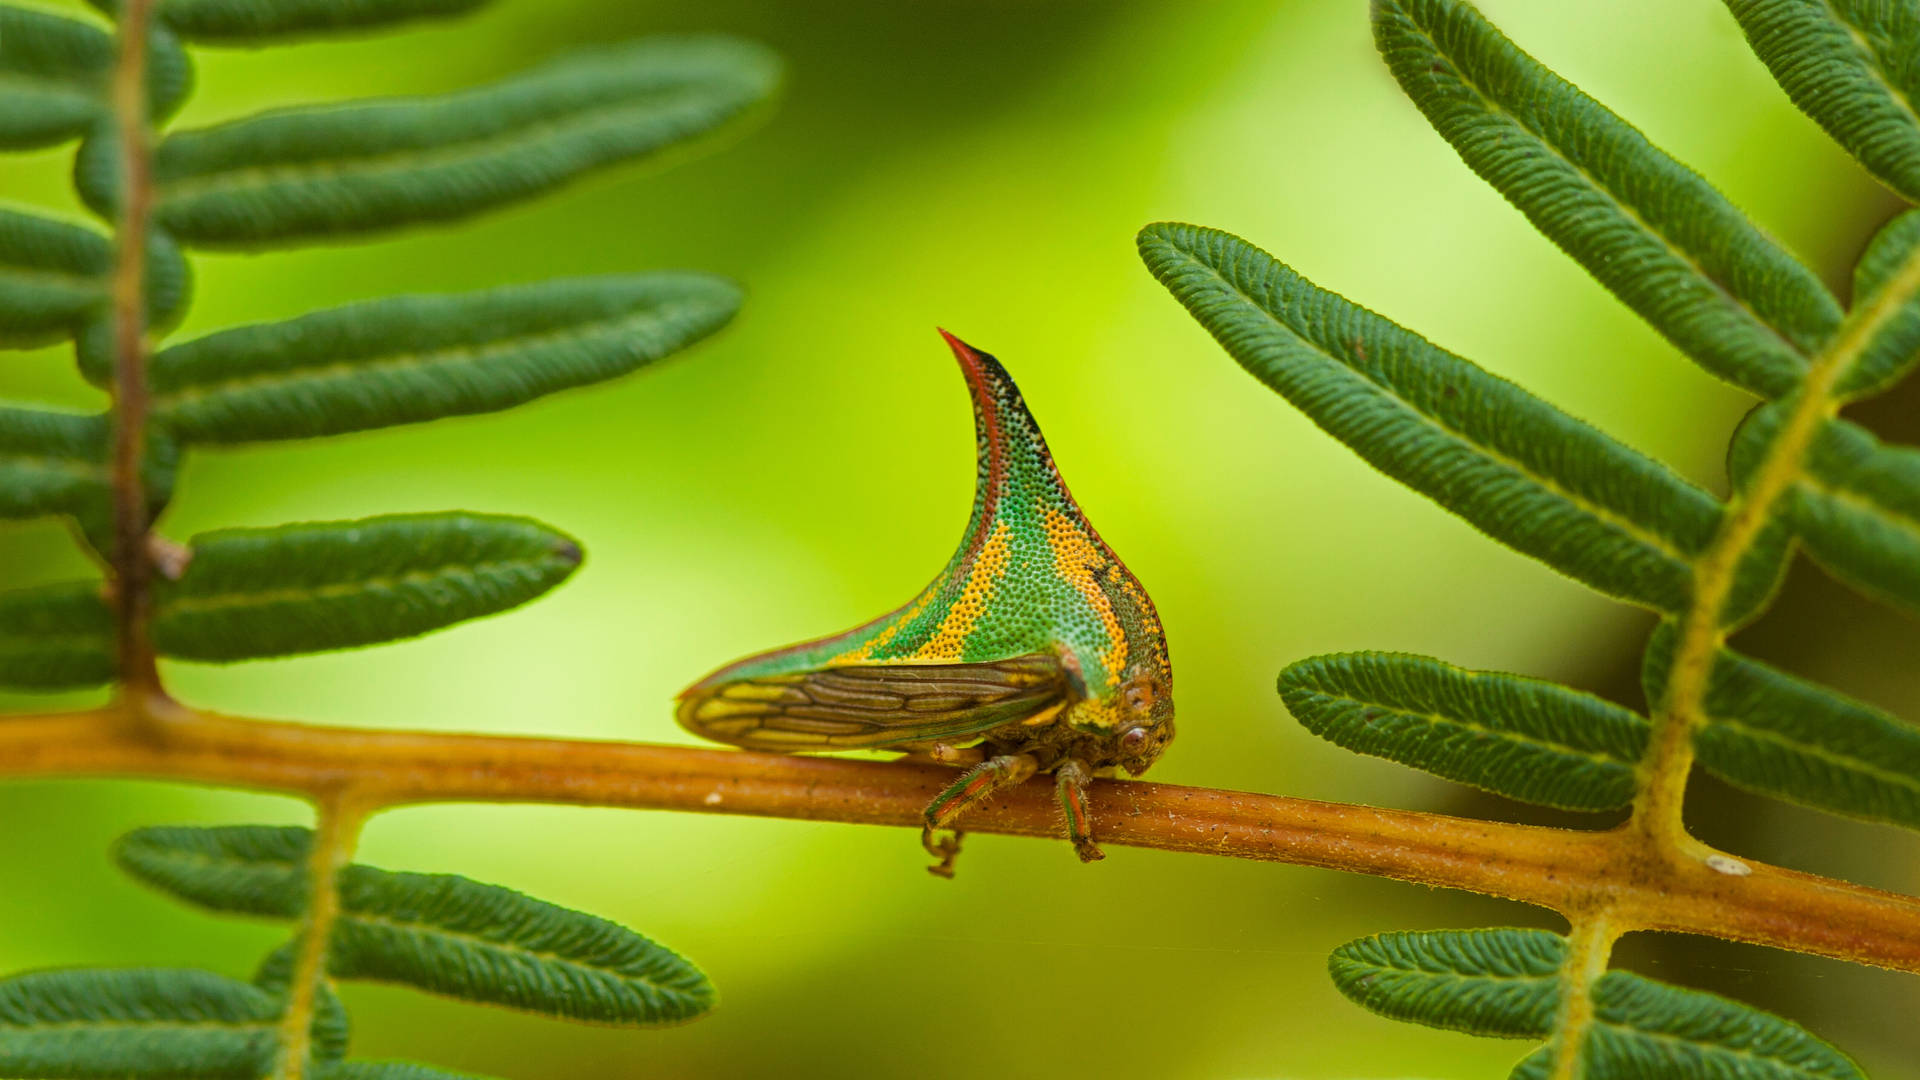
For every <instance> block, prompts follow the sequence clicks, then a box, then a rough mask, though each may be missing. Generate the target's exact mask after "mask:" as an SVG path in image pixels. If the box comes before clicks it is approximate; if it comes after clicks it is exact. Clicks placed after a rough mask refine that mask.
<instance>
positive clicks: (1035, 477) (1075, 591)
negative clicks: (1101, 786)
mask: <svg viewBox="0 0 1920 1080" xmlns="http://www.w3.org/2000/svg"><path fill="white" fill-rule="evenodd" d="M941 335H942V336H943V337H945V338H946V339H947V344H948V345H949V346H951V347H952V348H953V354H954V356H955V357H956V358H957V359H958V360H959V361H960V370H961V372H962V374H964V375H965V376H966V380H967V389H968V391H969V392H970V393H971V394H972V397H973V417H974V431H975V437H976V440H977V444H978V451H979V480H978V484H977V486H976V488H975V491H974V501H973V515H972V517H971V518H970V519H969V520H968V522H967V531H966V535H965V536H964V537H962V539H961V541H960V550H959V551H957V552H956V553H955V554H954V556H953V559H952V560H951V561H950V562H948V563H947V566H946V569H945V570H943V571H941V573H940V575H939V576H938V577H936V578H935V579H934V580H933V583H932V584H930V585H928V586H927V587H926V588H925V589H923V590H921V592H920V595H918V596H916V597H914V598H913V599H912V600H911V601H909V602H908V603H907V604H906V605H904V606H902V607H900V608H899V609H897V610H895V611H892V612H889V613H888V614H885V615H882V616H880V617H879V618H877V619H875V620H873V621H872V622H869V623H866V624H865V625H862V626H858V627H855V628H854V629H852V630H848V631H846V632H845V633H841V634H835V635H833V636H831V637H824V638H817V639H815V640H813V641H806V642H802V643H800V644H798V645H791V646H788V647H786V648H783V649H775V650H773V651H771V652H764V653H760V654H758V655H756V656H750V657H747V658H746V659H744V660H738V661H735V662H734V663H731V664H728V665H727V666H726V667H723V668H721V669H720V670H719V671H716V672H714V673H713V674H711V675H709V676H707V677H706V678H704V679H702V680H700V681H699V682H697V683H695V684H693V685H692V686H690V687H688V688H687V689H686V690H684V691H682V692H681V694H680V702H679V708H678V711H677V715H678V717H679V720H680V723H681V724H682V725H683V726H684V727H686V728H687V729H688V730H689V731H692V732H694V733H696V734H698V735H702V736H705V737H706V738H709V739H715V740H717V741H719V742H724V743H731V744H733V745H735V746H742V747H747V748H749V749H753V750H773V751H784V752H790V753H807V752H816V751H830V750H854V749H886V750H901V751H905V752H908V753H912V754H922V755H927V756H930V757H932V758H934V759H935V760H937V761H942V762H946V763H948V764H953V765H966V766H970V768H968V769H967V771H966V772H964V773H963V774H961V776H960V778H959V779H958V780H956V781H955V782H954V783H953V785H952V786H951V787H949V788H947V789H946V790H945V791H943V792H941V793H940V795H939V796H937V797H936V798H935V799H934V800H933V802H932V803H930V804H928V806H927V812H926V830H925V833H924V835H923V839H924V842H925V843H926V845H927V850H928V851H930V852H932V853H933V854H934V855H936V856H938V857H939V858H940V860H941V861H940V863H939V864H938V865H936V866H934V867H932V870H933V872H934V873H937V874H940V875H942V876H951V874H952V872H953V857H954V855H955V853H956V852H957V851H958V850H959V837H958V835H957V834H956V835H953V836H947V837H940V836H936V830H939V829H943V828H945V827H947V826H949V825H951V824H953V822H954V821H955V820H956V819H958V818H959V817H960V815H961V814H962V813H964V812H965V811H966V809H967V808H968V807H970V806H972V805H974V804H975V803H978V802H980V801H981V800H982V799H985V798H986V797H987V796H989V795H991V794H992V793H993V792H994V791H995V790H997V789H998V788H1001V787H1003V786H1005V785H1008V784H1016V783H1019V782H1021V781H1023V780H1025V779H1027V778H1028V777H1030V776H1032V775H1033V774H1034V773H1036V772H1052V773H1053V774H1054V776H1055V778H1056V779H1055V788H1056V790H1057V791H1058V793H1059V799H1060V809H1061V813H1062V815H1063V817H1064V819H1065V829H1066V834H1067V836H1068V838H1069V839H1071V840H1072V841H1073V846H1074V849H1075V850H1076V851H1078V852H1079V854H1080V858H1081V859H1083V860H1086V861H1089V862H1091V861H1092V860H1094V859H1098V858H1100V857H1101V852H1100V848H1099V847H1098V845H1096V844H1095V843H1094V841H1093V826H1092V823H1091V822H1090V821H1089V820H1088V815H1087V800H1086V788H1087V782H1088V781H1089V780H1091V779H1092V778H1093V777H1094V776H1095V775H1098V774H1101V773H1103V772H1110V771H1111V770H1113V769H1116V768H1123V769H1126V770H1127V771H1128V772H1129V773H1132V774H1133V775H1135V776H1138V775H1139V774H1141V773H1143V772H1145V771H1146V770H1147V767H1148V766H1150V765H1152V764H1153V762H1154V760H1155V759H1157V758H1158V757H1159V756H1160V754H1161V752H1162V751H1163V750H1165V749H1166V746H1167V743H1168V742H1169V741H1170V740H1172V738H1173V668H1172V666H1171V664H1170V663H1169V661H1168V659H1167V642H1166V637H1165V635H1164V634H1163V633H1162V632H1161V629H1160V617H1159V615H1158V614H1156V613H1155V611H1154V609H1153V601H1152V600H1150V599H1148V598H1147V593H1146V590H1145V589H1142V588H1141V587H1140V583H1139V582H1138V581H1137V580H1135V579H1134V576H1133V575H1132V574H1131V573H1129V572H1128V571H1127V568H1126V566H1125V565H1124V564H1123V563H1121V561H1120V558H1119V556H1117V555H1115V554H1114V553H1113V551H1112V549H1110V548H1108V547H1107V545H1106V544H1105V543H1104V542H1103V541H1102V540H1101V539H1100V534H1099V533H1097V532H1095V531H1094V528H1093V525H1092V524H1091V523H1089V522H1088V521H1087V519H1086V516H1085V515H1084V514H1082V513H1081V512H1080V507H1079V505H1078V504H1077V503H1075V502H1074V500H1073V495H1072V493H1070V492H1069V491H1068V490H1067V485H1066V483H1065V482H1064V481H1063V480H1061V479H1060V471H1059V470H1058V469H1057V468H1055V466H1054V463H1053V457H1052V455H1051V454H1049V453H1048V452H1047V443H1046V440H1045V439H1044V438H1042V437H1041V435H1040V427H1039V425H1038V424H1036V423H1034V420H1033V414H1031V413H1029V412H1028V411H1027V406H1026V402H1025V401H1023V400H1022V399H1021V397H1020V390H1019V388H1018V387H1016V386H1015V385H1014V384H1013V380H1012V379H1011V378H1009V377H1008V375H1007V372H1006V369H1005V368H1003V367H1001V366H1000V362H999V361H998V360H995V359H994V358H993V357H992V356H989V355H987V354H986V353H983V352H980V351H979V350H977V349H974V348H972V347H971V346H969V345H967V344H966V343H965V342H963V341H961V340H959V339H958V338H955V337H954V336H953V335H951V334H948V333H946V331H944V330H943V331H941Z"/></svg>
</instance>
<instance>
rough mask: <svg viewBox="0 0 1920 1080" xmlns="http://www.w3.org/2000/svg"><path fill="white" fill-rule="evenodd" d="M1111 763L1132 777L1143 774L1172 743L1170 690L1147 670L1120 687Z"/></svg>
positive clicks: (1171, 697) (1133, 676)
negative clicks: (1114, 759)
mask: <svg viewBox="0 0 1920 1080" xmlns="http://www.w3.org/2000/svg"><path fill="white" fill-rule="evenodd" d="M1117 705H1118V708H1117V710H1116V711H1117V713H1118V717H1117V719H1118V721H1119V723H1118V730H1119V733H1120V734H1119V736H1118V737H1117V739H1116V756H1117V760H1116V761H1115V762H1114V764H1116V765H1119V766H1120V767H1121V768H1123V769H1125V770H1127V772H1129V773H1131V774H1133V775H1134V776H1139V775H1140V774H1141V773H1143V772H1146V771H1147V766H1149V765H1152V764H1153V763H1154V762H1155V761H1156V760H1158V759H1159V757H1160V755H1161V753H1162V752H1163V751H1165V750H1166V748H1167V744H1168V743H1170V742H1172V741H1173V687H1171V686H1169V685H1168V684H1167V680H1166V679H1165V678H1164V677H1162V676H1160V675H1158V674H1155V673H1154V672H1151V671H1144V670H1142V671H1134V672H1130V673H1129V674H1128V677H1127V680H1126V681H1125V682H1123V683H1122V684H1121V685H1120V694H1119V701H1118V702H1117Z"/></svg>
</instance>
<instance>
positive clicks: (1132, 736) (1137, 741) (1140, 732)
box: [1120, 727, 1147, 753]
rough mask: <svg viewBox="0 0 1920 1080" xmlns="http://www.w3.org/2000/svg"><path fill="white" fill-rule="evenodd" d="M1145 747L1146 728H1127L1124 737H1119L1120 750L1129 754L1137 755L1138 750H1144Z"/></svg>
mask: <svg viewBox="0 0 1920 1080" xmlns="http://www.w3.org/2000/svg"><path fill="white" fill-rule="evenodd" d="M1146 745H1147V729H1146V728H1139V727H1137V728H1128V729H1127V733H1126V734H1125V735H1122V736H1120V746H1121V748H1122V749H1124V750H1126V751H1127V752H1129V753H1138V752H1139V751H1140V750H1142V749H1144V748H1145V747H1146Z"/></svg>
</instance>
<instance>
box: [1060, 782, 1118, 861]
mask: <svg viewBox="0 0 1920 1080" xmlns="http://www.w3.org/2000/svg"><path fill="white" fill-rule="evenodd" d="M1092 779H1093V770H1092V769H1090V768H1088V767H1087V763H1086V762H1084V761H1081V760H1080V759H1079V758H1068V759H1067V760H1065V761H1063V762H1061V763H1060V767H1059V768H1058V769H1055V770H1054V773H1053V788H1054V792H1055V794H1056V795H1058V796H1059V799H1060V812H1061V814H1062V815H1064V816H1065V817H1066V819H1067V839H1069V840H1071V841H1073V850H1074V851H1075V852H1076V853H1078V854H1079V856H1080V861H1081V862H1094V861H1095V860H1098V859H1104V858H1106V857H1107V853H1106V852H1104V851H1101V850H1100V845H1099V844H1096V843H1094V842H1093V818H1092V816H1091V815H1089V814H1088V813H1087V782H1088V781H1089V780H1092Z"/></svg>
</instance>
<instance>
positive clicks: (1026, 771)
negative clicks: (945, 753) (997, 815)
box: [920, 754, 1040, 877]
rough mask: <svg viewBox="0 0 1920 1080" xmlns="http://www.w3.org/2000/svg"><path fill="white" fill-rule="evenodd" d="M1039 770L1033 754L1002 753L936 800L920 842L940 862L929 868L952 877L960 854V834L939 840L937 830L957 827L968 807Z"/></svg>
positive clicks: (977, 767) (931, 804) (963, 778)
mask: <svg viewBox="0 0 1920 1080" xmlns="http://www.w3.org/2000/svg"><path fill="white" fill-rule="evenodd" d="M1039 768H1040V763H1039V762H1038V761H1035V760H1034V759H1033V756H1032V755H1031V754H1001V755H1000V756H998V757H992V758H988V759H987V760H985V761H983V762H981V763H980V764H978V765H975V766H974V767H973V768H971V769H968V770H967V771H966V772H964V773H961V774H960V779H958V780H955V781H954V782H953V784H952V785H951V786H949V787H948V788H947V790H945V791H943V792H941V793H940V794H938V795H936V796H934V797H933V801H932V802H930V803H928V804H927V811H926V827H925V828H924V829H922V830H921V831H920V842H921V843H922V844H923V845H925V846H926V849H927V851H928V852H929V853H930V854H932V855H934V856H936V857H938V858H939V859H940V863H939V865H937V866H930V867H928V868H927V869H928V870H929V871H931V872H932V873H934V874H937V875H938V876H940V877H952V876H953V857H954V856H955V855H958V854H959V853H960V837H959V835H958V834H957V833H956V834H955V835H954V836H951V837H944V838H936V837H935V836H934V835H933V834H934V830H936V829H944V828H946V827H947V826H949V825H951V824H953V822H954V820H955V819H956V818H958V817H959V816H960V815H961V814H964V813H966V811H967V808H968V807H970V806H973V805H974V804H975V803H978V802H980V801H981V800H982V799H985V798H986V797H987V796H989V795H991V794H993V793H994V792H995V791H998V790H999V789H1001V788H1003V787H1006V786H1007V785H1009V784H1018V783H1020V782H1021V781H1022V780H1025V779H1026V778H1027V777H1029V776H1032V775H1033V774H1034V773H1035V772H1037V771H1038V770H1039Z"/></svg>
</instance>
